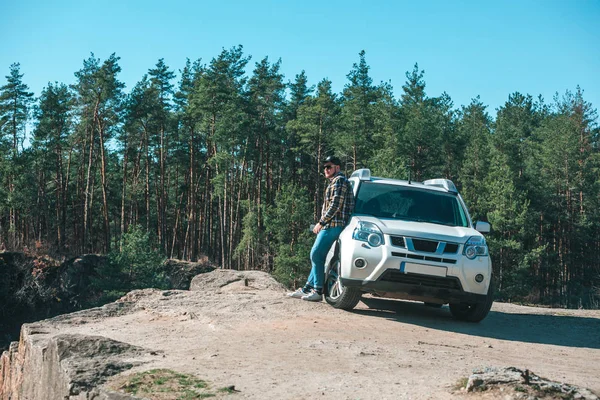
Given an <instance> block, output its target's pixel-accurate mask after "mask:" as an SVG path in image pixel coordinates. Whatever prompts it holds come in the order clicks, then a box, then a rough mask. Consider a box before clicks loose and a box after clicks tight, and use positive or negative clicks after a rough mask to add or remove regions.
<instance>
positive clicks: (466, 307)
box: [448, 280, 494, 322]
mask: <svg viewBox="0 0 600 400" xmlns="http://www.w3.org/2000/svg"><path fill="white" fill-rule="evenodd" d="M493 302H494V281H493V280H492V281H491V282H490V287H489V288H488V293H487V295H486V298H485V301H483V302H481V303H475V304H468V303H450V304H449V305H448V306H449V308H450V313H451V314H452V316H453V317H454V318H456V319H458V320H460V321H467V322H479V321H481V320H483V319H484V318H485V317H486V316H487V315H488V313H489V312H490V309H491V308H492V303H493Z"/></svg>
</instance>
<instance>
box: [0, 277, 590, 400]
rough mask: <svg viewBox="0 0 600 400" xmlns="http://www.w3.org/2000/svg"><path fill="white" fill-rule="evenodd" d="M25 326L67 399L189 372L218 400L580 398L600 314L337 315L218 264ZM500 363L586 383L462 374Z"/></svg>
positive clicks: (384, 310)
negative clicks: (187, 280) (62, 379)
mask: <svg viewBox="0 0 600 400" xmlns="http://www.w3.org/2000/svg"><path fill="white" fill-rule="evenodd" d="M24 332H25V334H24V335H23V336H25V338H24V339H22V341H23V340H28V341H30V342H35V343H37V344H36V346H38V347H43V346H48V344H47V343H50V342H52V343H58V344H55V345H54V347H56V349H57V350H55V352H56V353H57V354H58V356H57V357H58V359H59V360H62V361H61V363H62V364H61V365H63V370H64V371H66V372H65V373H66V374H67V375H68V377H69V379H70V380H71V383H70V384H68V383H67V384H66V385H67V386H66V387H69V390H70V391H71V395H72V397H71V398H86V397H75V395H76V394H77V393H79V394H80V395H81V393H84V392H85V393H87V392H89V391H90V390H91V388H94V387H98V386H99V385H101V386H102V388H103V391H104V392H103V393H110V392H111V391H113V392H119V391H121V392H125V390H126V389H127V388H128V387H132V382H133V381H134V380H135V381H136V382H137V379H138V378H137V376H139V374H140V373H144V372H145V371H149V370H163V371H164V370H167V371H175V372H176V373H179V374H182V375H181V376H193V377H195V378H197V379H201V380H203V381H205V382H207V384H208V385H209V386H210V387H212V388H214V390H213V392H212V394H214V395H216V396H217V398H219V397H224V398H231V399H235V398H252V399H301V398H320V399H403V398H405V399H480V398H481V399H483V398H501V399H521V398H523V399H534V398H578V397H577V396H580V398H590V399H591V398H595V396H594V395H593V394H592V392H595V393H596V394H598V393H600V373H599V371H600V333H599V332H600V311H597V310H594V311H591V310H558V309H548V308H533V307H523V306H517V305H512V304H504V303H495V304H494V306H493V308H492V311H491V312H490V314H489V316H488V317H487V318H486V319H485V320H483V321H482V322H481V323H478V324H471V323H465V322H458V321H455V320H453V319H452V318H451V316H450V313H449V311H448V309H447V307H443V308H441V309H434V308H429V307H425V306H423V305H422V304H420V303H415V302H402V301H393V300H383V299H377V298H364V299H363V302H361V303H360V304H359V306H358V307H357V308H356V310H354V311H353V312H346V311H341V310H336V309H334V308H332V307H331V306H329V305H328V304H326V303H325V302H323V303H310V302H305V301H301V300H297V299H290V298H286V296H285V290H284V288H282V287H281V286H280V285H279V284H277V283H276V282H275V281H273V280H272V279H271V278H270V277H269V276H268V275H267V274H264V273H261V272H258V271H252V272H234V271H226V270H215V271H213V272H210V273H206V274H202V275H198V276H197V277H196V278H194V280H193V281H192V285H191V290H190V291H181V290H171V291H166V292H160V291H155V290H143V291H136V292H132V293H130V294H128V295H127V296H125V297H124V298H123V299H121V300H120V303H119V304H112V305H107V306H105V307H104V308H101V309H94V310H89V311H83V312H79V313H74V314H69V315H65V316H60V317H57V318H54V319H52V320H47V321H44V322H41V323H37V324H34V325H27V326H26V329H24ZM36 338H37V339H36ZM57 338H58V339H57ZM82 338H84V339H85V338H87V339H86V340H87V342H86V340H83V341H82V340H81V339H82ZM100 338H101V339H100ZM36 340H37V342H36ZM82 343H94V345H93V346H91V345H83V344H82ZM12 348H13V353H14V354H13V355H12V356H11V357H12V359H13V361H12V362H13V363H16V361H14V360H16V359H17V358H18V357H17V348H16V346H13V347H12ZM82 348H83V349H84V350H85V351H84V353H83V354H84V355H83V357H79V356H78V355H77V352H78V351H81V349H82ZM103 349H104V350H103ZM106 349H108V350H106ZM111 349H112V350H111ZM103 351H105V352H106V354H105V355H103V354H102V352H103ZM50 353H51V352H50ZM52 354H53V353H52ZM9 358H10V357H8V355H7V353H5V356H4V357H3V362H4V364H5V365H4V367H3V368H4V372H3V373H4V382H2V378H0V399H3V398H7V399H8V398H10V397H8V396H7V397H2V395H3V392H2V390H4V395H6V393H8V391H9V390H14V387H15V385H18V384H19V383H18V379H15V376H14V374H13V375H12V376H11V375H10V374H8V375H7V367H6V365H7V364H8V363H9ZM46 358H47V356H46ZM82 358H83V360H82ZM103 360H104V361H103ZM503 367H516V368H519V369H520V371H519V372H518V374H521V375H524V374H525V370H527V372H526V374H527V375H529V374H530V373H531V374H535V375H537V376H540V377H544V378H546V379H548V380H551V381H556V382H559V383H568V384H570V385H575V386H578V387H581V388H588V389H590V390H591V391H592V392H586V391H585V390H583V389H581V391H577V390H576V389H573V390H571V389H569V388H570V386H566V385H563V388H562V389H560V387H559V386H560V385H559V386H557V387H558V389H557V387H555V389H553V391H552V390H550V389H548V386H547V385H546V386H543V385H542V386H540V385H537V386H532V385H531V384H527V380H526V379H525V378H523V381H517V382H515V381H513V382H512V383H511V382H499V383H498V382H497V381H498V379H495V380H494V378H492V379H491V380H488V381H486V380H485V379H487V378H483V377H481V376H480V377H475V378H473V377H472V376H471V375H472V373H473V371H474V370H479V372H480V373H483V374H484V373H485V372H486V371H487V372H489V371H491V369H493V368H496V369H502V368H503ZM486 368H487V369H486ZM84 371H87V372H85V373H84ZM89 371H92V373H89ZM94 371H95V372H94ZM502 371H506V370H502ZM508 371H509V375H510V374H512V375H511V376H513V375H514V374H515V373H516V372H515V371H516V370H514V369H509V370H508ZM136 374H138V375H136ZM470 376H471V378H472V379H471V381H472V382H471V387H473V388H474V389H475V391H472V392H467V391H466V390H465V389H461V388H464V387H465V386H466V385H467V383H468V378H469V377H470ZM532 376H533V375H532ZM134 377H135V378H134ZM477 379H479V380H477ZM180 380H181V379H180ZM517 380H518V378H517ZM51 381H52V382H56V381H57V379H52V380H51ZM11 382H12V383H11ZM72 382H76V385H73V383H72ZM473 382H475V383H473ZM62 384H63V383H61V385H62ZM69 385H70V386H69ZM59 386H60V385H59ZM10 387H13V389H10ZM1 388H3V389H1ZM221 389H227V390H221ZM53 390H54V389H53ZM56 390H58V389H56ZM561 390H562V391H563V392H562V394H561V393H560V391H561ZM569 390H571V391H570V393H569ZM140 393H141V392H138V396H141V397H144V396H143V395H142V394H140ZM161 396H162V395H161ZM561 396H562V397H561ZM147 397H148V398H161V399H162V398H169V397H158V395H156V396H154V397H152V396H149V395H147ZM15 398H18V397H13V399H15ZM22 398H25V397H22ZM32 398H33V397H32ZM48 398H50V397H48ZM88 398H92V397H88ZM97 398H109V397H97ZM113 398H117V397H113ZM172 398H177V397H172Z"/></svg>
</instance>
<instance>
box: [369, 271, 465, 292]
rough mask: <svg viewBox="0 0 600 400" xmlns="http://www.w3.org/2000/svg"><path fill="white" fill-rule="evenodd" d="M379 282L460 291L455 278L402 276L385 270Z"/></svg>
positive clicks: (397, 272) (416, 275) (458, 283)
mask: <svg viewBox="0 0 600 400" xmlns="http://www.w3.org/2000/svg"><path fill="white" fill-rule="evenodd" d="M380 281H385V282H395V283H405V284H409V285H419V286H427V287H433V288H439V289H455V290H462V286H461V285H460V281H459V280H458V278H455V277H441V276H429V275H419V274H404V273H402V272H400V271H397V270H393V269H389V270H387V271H386V272H385V273H384V274H383V275H382V277H381V278H380Z"/></svg>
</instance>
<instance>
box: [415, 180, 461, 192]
mask: <svg viewBox="0 0 600 400" xmlns="http://www.w3.org/2000/svg"><path fill="white" fill-rule="evenodd" d="M423 184H424V185H429V186H437V187H441V188H444V189H446V190H447V191H449V192H454V193H458V190H457V189H456V186H454V183H453V182H452V181H451V180H450V179H428V180H426V181H425V182H423Z"/></svg>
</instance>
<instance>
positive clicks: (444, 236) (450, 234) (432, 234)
mask: <svg viewBox="0 0 600 400" xmlns="http://www.w3.org/2000/svg"><path fill="white" fill-rule="evenodd" d="M352 219H353V220H355V221H352V222H358V221H367V222H371V223H374V224H375V225H377V226H378V227H379V229H381V231H382V232H383V233H384V234H387V235H392V236H408V237H418V238H424V239H431V240H438V241H446V242H455V243H465V242H466V241H467V240H468V239H469V238H470V237H471V236H483V235H482V234H481V233H479V232H478V231H476V230H475V229H473V228H465V227H461V226H446V225H439V224H432V223H428V222H415V221H402V220H397V219H388V218H384V219H380V218H377V217H372V216H367V215H360V216H356V215H355V216H354V217H353V218H352ZM351 225H352V226H354V225H356V223H354V224H352V223H351Z"/></svg>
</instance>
